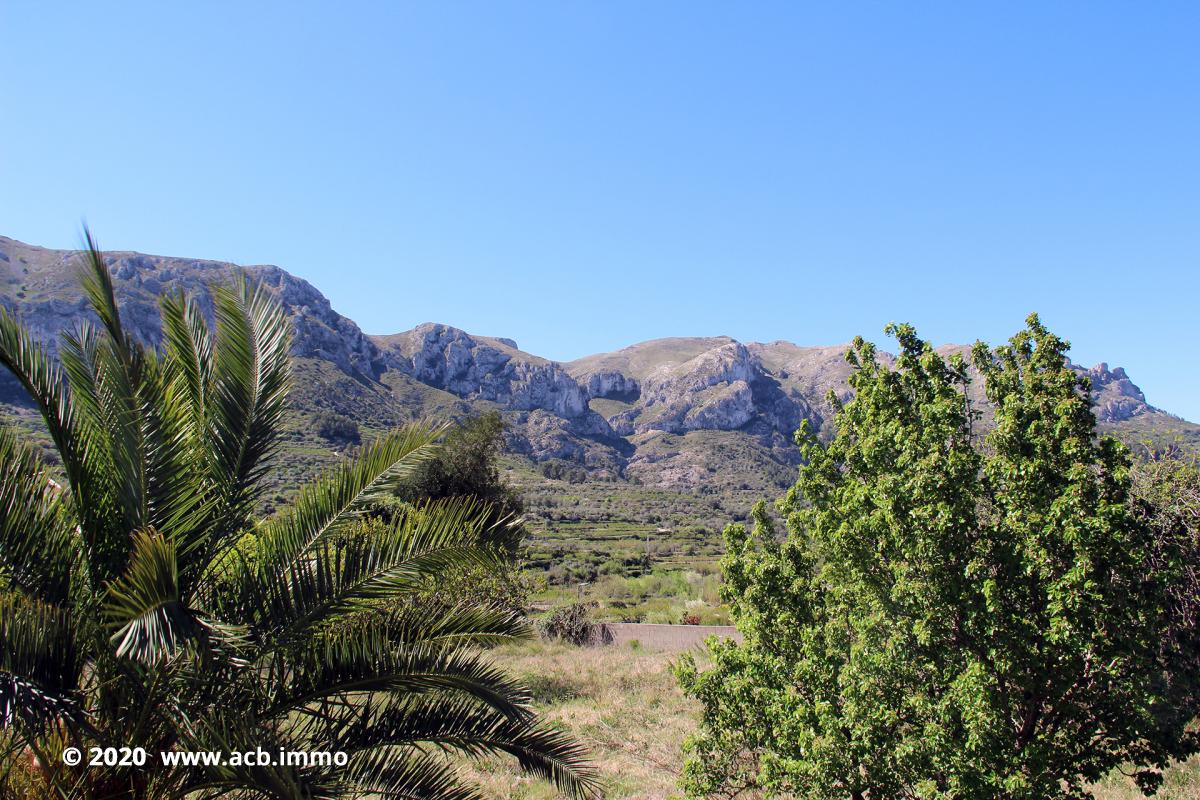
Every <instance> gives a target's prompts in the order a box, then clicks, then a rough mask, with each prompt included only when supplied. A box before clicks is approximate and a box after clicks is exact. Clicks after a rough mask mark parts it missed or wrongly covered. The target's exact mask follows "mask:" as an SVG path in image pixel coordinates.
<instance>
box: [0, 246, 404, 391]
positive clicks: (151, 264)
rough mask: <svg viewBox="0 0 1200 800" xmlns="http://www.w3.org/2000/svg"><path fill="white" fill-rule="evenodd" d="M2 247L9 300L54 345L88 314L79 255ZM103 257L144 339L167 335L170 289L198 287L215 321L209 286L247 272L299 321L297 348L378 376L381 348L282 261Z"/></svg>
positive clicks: (133, 327)
mask: <svg viewBox="0 0 1200 800" xmlns="http://www.w3.org/2000/svg"><path fill="white" fill-rule="evenodd" d="M0 254H3V255H4V256H5V258H4V259H3V267H2V268H0V285H3V286H4V289H5V291H4V299H5V301H6V302H5V305H7V306H9V307H10V308H11V309H13V310H15V311H16V312H17V313H19V314H20V315H21V317H22V319H23V320H24V322H25V324H26V325H28V326H29V327H30V328H31V329H32V330H33V332H34V334H35V335H37V336H38V337H39V338H40V339H41V340H42V341H44V342H45V343H46V344H47V345H48V346H49V347H50V348H51V349H54V347H55V346H56V344H57V341H58V337H59V335H60V333H61V332H63V331H66V330H70V329H71V328H73V327H74V326H75V325H77V324H78V323H79V322H80V321H81V320H83V319H85V318H87V317H88V316H89V312H88V310H87V301H86V300H85V299H84V298H83V296H82V295H81V293H80V291H79V287H78V283H77V280H76V270H77V267H78V264H79V261H78V254H76V253H74V252H72V251H64V250H47V249H44V248H41V247H32V246H30V245H26V244H23V243H21V242H16V241H14V240H12V239H6V238H3V237H0ZM105 260H106V261H107V263H108V265H109V270H110V271H111V273H112V276H113V288H114V289H115V291H116V295H117V302H118V303H119V304H120V306H121V316H122V319H123V321H124V323H125V326H126V328H127V329H128V330H129V331H130V332H131V333H132V334H133V335H134V336H135V337H137V338H138V339H139V340H140V341H142V342H143V343H145V344H148V345H152V346H153V345H157V344H158V342H159V341H160V339H161V337H162V333H161V322H160V319H159V313H158V302H159V298H160V297H162V296H163V295H164V294H166V293H168V292H175V291H186V292H188V293H190V294H192V295H193V296H195V297H196V298H198V300H199V302H200V304H201V307H202V308H203V309H204V310H205V313H206V314H207V315H208V317H209V320H210V322H211V320H212V301H211V297H210V290H211V287H212V286H213V285H215V284H219V283H230V282H232V281H233V280H234V279H235V278H236V277H237V276H238V275H239V274H242V275H245V276H247V277H248V278H250V280H252V281H255V282H257V283H260V284H261V285H263V286H264V287H265V288H266V289H268V290H269V291H271V292H272V293H274V294H275V295H277V296H278V297H279V300H280V302H281V303H282V304H283V307H284V309H285V311H286V312H287V314H288V317H289V319H290V320H291V323H292V327H293V339H292V353H293V355H296V356H302V357H312V358H319V359H323V360H325V361H330V362H332V363H334V364H336V365H337V366H338V367H339V368H340V369H342V370H343V371H345V372H347V373H352V374H358V375H361V376H366V377H370V378H374V377H378V373H379V369H380V364H379V361H378V352H377V350H376V349H375V346H374V345H373V344H372V343H371V342H370V341H369V340H368V339H367V337H366V336H364V335H363V332H362V331H361V330H360V329H359V327H358V326H357V325H355V324H354V323H353V322H352V321H350V320H349V319H347V318H346V317H343V316H342V315H341V314H338V313H337V312H335V311H334V310H333V309H332V308H331V307H330V305H329V300H327V299H326V298H325V296H324V295H322V294H321V293H320V292H319V291H317V290H316V289H315V288H314V287H313V286H312V285H311V284H310V283H308V281H305V280H302V279H300V278H297V277H295V276H294V275H291V274H290V273H288V272H286V271H284V270H282V269H280V268H279V267H272V266H259V267H239V266H237V265H235V264H229V263H226V262H222V261H202V260H197V259H188V258H171V257H166V256H151V255H144V254H142V253H123V252H114V253H106V254H105ZM10 292H11V294H10ZM10 298H11V299H10Z"/></svg>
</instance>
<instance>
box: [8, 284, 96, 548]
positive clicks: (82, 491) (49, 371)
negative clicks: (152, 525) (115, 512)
mask: <svg viewBox="0 0 1200 800" xmlns="http://www.w3.org/2000/svg"><path fill="white" fill-rule="evenodd" d="M0 364H3V365H4V366H5V367H6V368H7V369H8V371H9V372H11V373H12V374H13V376H14V377H15V378H16V379H17V380H18V381H19V382H20V383H21V385H22V387H24V389H25V391H26V393H28V395H29V397H30V398H31V399H32V400H33V402H34V403H35V404H36V405H37V407H38V410H39V411H40V412H41V415H42V419H43V421H44V422H45V424H46V429H47V431H49V433H50V438H51V439H52V440H53V441H54V446H55V448H56V449H57V450H58V453H59V457H60V458H61V459H62V464H63V471H64V472H65V473H66V477H67V482H68V483H69V484H70V487H71V495H72V500H73V503H74V505H75V507H76V512H77V514H78V516H79V519H80V520H81V521H82V522H83V523H84V527H85V528H86V527H88V523H89V521H90V520H91V519H92V518H93V514H94V513H95V509H96V508H97V507H98V506H99V505H101V504H102V502H103V501H102V500H101V496H100V494H101V493H100V492H98V491H95V490H94V484H95V483H96V470H95V468H94V467H93V464H92V460H91V454H90V449H89V447H88V440H87V436H86V431H84V430H82V429H81V426H80V423H79V419H78V414H77V412H76V410H75V405H74V403H73V402H72V400H71V396H70V393H69V392H68V391H67V390H66V387H65V384H64V382H63V376H62V372H61V371H60V370H59V368H58V366H57V365H56V364H54V362H53V361H52V360H51V359H50V356H49V355H48V354H47V353H46V351H45V350H44V349H43V348H42V346H41V345H40V344H39V343H38V342H37V341H35V340H34V338H33V336H31V335H30V333H29V331H28V330H27V329H26V328H25V327H24V326H22V325H21V324H20V323H19V322H18V321H17V320H16V319H15V318H14V317H13V316H11V315H10V314H9V313H8V311H7V310H6V309H5V308H3V307H2V306H0Z"/></svg>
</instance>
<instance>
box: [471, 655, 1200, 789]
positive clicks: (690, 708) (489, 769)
mask: <svg viewBox="0 0 1200 800" xmlns="http://www.w3.org/2000/svg"><path fill="white" fill-rule="evenodd" d="M677 656H678V654H677V653H664V652H650V651H646V650H642V649H640V648H636V647H633V648H631V647H628V646H626V647H597V648H579V647H570V646H566V645H558V644H546V643H542V642H529V643H524V644H519V645H510V646H507V647H503V648H500V649H498V650H496V651H495V657H496V659H497V661H498V662H500V663H501V664H503V665H504V666H506V667H507V668H508V669H510V670H512V671H513V672H515V673H516V674H519V675H520V676H521V677H522V678H523V679H524V680H526V681H527V682H528V685H529V686H530V687H531V688H532V689H533V692H534V695H535V698H536V704H537V706H538V709H539V710H540V711H541V712H542V714H543V715H544V718H545V719H546V720H548V721H549V722H551V723H552V724H555V725H561V726H562V727H563V728H565V729H567V730H569V731H571V732H573V733H574V734H575V735H576V736H578V737H580V738H581V739H582V740H583V741H584V742H585V743H586V744H587V745H588V747H590V748H591V750H592V753H593V758H594V760H595V763H596V764H597V766H598V767H599V769H600V771H601V773H602V774H603V776H604V780H605V786H606V795H605V796H606V797H607V798H610V799H611V800H620V799H621V798H625V799H626V800H630V799H632V798H638V800H665V798H674V797H679V793H678V790H677V789H676V788H675V781H676V778H677V776H678V774H679V764H680V760H681V759H680V747H681V745H682V743H683V739H684V737H685V736H687V734H688V733H689V732H691V731H692V730H693V729H694V727H695V717H696V712H697V707H696V705H695V704H694V703H693V702H692V701H690V700H689V699H687V698H685V697H684V696H683V694H682V692H680V691H679V688H678V687H677V686H676V684H675V678H674V676H673V675H672V673H671V665H672V663H673V662H674V660H675V658H677ZM465 769H467V770H468V771H469V772H470V773H471V774H472V777H473V778H475V779H477V780H479V781H480V782H481V783H482V784H483V786H484V787H485V790H486V791H488V792H489V793H490V794H491V796H493V797H495V798H496V800H510V799H511V800H551V798H554V797H556V795H555V792H554V791H553V789H552V788H551V787H550V786H548V785H546V784H544V783H540V782H536V781H532V780H530V779H528V778H523V777H521V776H520V775H519V774H518V773H517V772H516V771H515V770H513V769H511V767H510V766H509V764H508V762H504V761H500V760H493V761H489V762H486V763H484V764H483V765H479V766H469V767H465ZM1095 795H1096V798H1097V800H1135V798H1139V797H1141V796H1142V795H1141V793H1140V792H1139V791H1138V790H1137V789H1136V788H1135V787H1134V785H1133V783H1132V782H1131V781H1129V780H1128V779H1127V778H1125V777H1124V776H1122V775H1120V774H1117V773H1114V774H1113V775H1112V776H1110V777H1109V778H1108V779H1106V780H1105V781H1103V782H1101V784H1100V785H1098V786H1097V787H1095ZM1157 797H1158V798H1160V799H1161V800H1200V758H1194V759H1192V760H1191V761H1190V762H1188V763H1187V764H1184V765H1181V766H1178V767H1176V768H1174V769H1172V770H1171V771H1170V772H1169V773H1168V774H1167V780H1166V784H1165V785H1164V787H1163V789H1162V791H1160V792H1159V794H1158V795H1157Z"/></svg>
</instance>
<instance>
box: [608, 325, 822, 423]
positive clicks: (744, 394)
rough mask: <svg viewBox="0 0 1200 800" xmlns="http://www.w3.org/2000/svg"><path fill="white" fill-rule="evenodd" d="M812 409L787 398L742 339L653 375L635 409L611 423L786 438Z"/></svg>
mask: <svg viewBox="0 0 1200 800" xmlns="http://www.w3.org/2000/svg"><path fill="white" fill-rule="evenodd" d="M808 416H812V409H811V407H810V406H809V405H808V403H807V402H805V401H804V400H803V399H802V398H800V397H798V396H794V397H793V396H789V395H788V394H787V393H786V392H785V391H784V390H783V388H782V387H781V386H780V384H779V382H778V380H776V378H775V377H774V376H772V375H771V374H769V373H768V372H767V371H766V370H765V369H764V367H763V365H762V362H761V361H760V360H759V359H758V358H757V357H755V356H754V355H753V354H752V353H751V352H750V351H749V349H747V347H746V346H745V345H743V344H741V343H740V342H732V341H731V342H728V343H725V344H721V345H719V346H717V347H714V348H713V349H711V350H708V351H706V352H704V353H701V354H700V355H698V356H696V357H694V358H692V359H690V360H689V361H686V362H684V363H683V364H680V365H671V366H669V367H666V368H663V369H661V370H656V371H654V372H653V373H651V374H650V375H649V376H648V377H647V378H646V379H645V380H644V381H643V384H642V392H641V401H640V403H639V404H638V406H637V407H635V408H633V409H629V410H627V411H625V412H622V413H621V414H619V415H618V416H617V418H616V419H615V420H614V421H613V425H614V428H615V429H616V430H618V431H624V430H629V431H631V432H643V431H650V430H660V431H666V432H669V433H684V432H687V431H696V430H721V431H733V430H741V429H746V428H754V429H755V430H754V431H752V432H754V433H758V434H766V433H768V432H778V433H783V434H784V435H787V436H790V435H791V434H792V432H794V431H795V429H796V428H797V427H799V425H800V421H801V420H802V419H804V418H805V417H808Z"/></svg>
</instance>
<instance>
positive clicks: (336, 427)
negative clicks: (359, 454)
mask: <svg viewBox="0 0 1200 800" xmlns="http://www.w3.org/2000/svg"><path fill="white" fill-rule="evenodd" d="M313 422H314V423H315V425H316V428H317V435H318V436H320V437H321V438H322V439H325V440H326V441H329V442H334V443H337V444H359V443H361V442H362V435H361V434H360V433H359V430H358V423H357V422H355V421H354V420H352V419H350V418H349V417H343V416H342V415H341V414H335V413H333V412H332V411H324V412H321V413H319V414H317V415H316V417H315V418H314V419H313Z"/></svg>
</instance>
